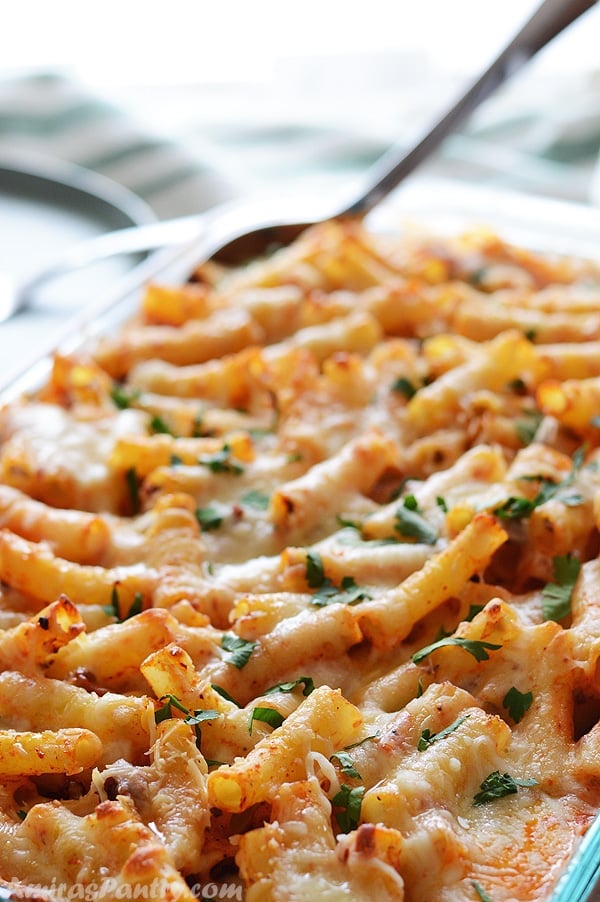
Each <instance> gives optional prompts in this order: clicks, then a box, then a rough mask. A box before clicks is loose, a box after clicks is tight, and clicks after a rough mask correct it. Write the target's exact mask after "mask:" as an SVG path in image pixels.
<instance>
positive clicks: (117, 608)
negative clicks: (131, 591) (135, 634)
mask: <svg viewBox="0 0 600 902" xmlns="http://www.w3.org/2000/svg"><path fill="white" fill-rule="evenodd" d="M143 608H144V596H143V595H142V593H141V592H136V593H135V595H134V597H133V601H132V603H131V606H130V608H129V610H128V611H127V613H126V614H125V616H124V617H121V605H120V603H119V590H118V589H117V587H116V586H113V588H112V592H111V594H110V604H105V605H103V606H102V610H103V611H104V613H105V614H108V615H109V617H116V619H117V620H118V622H119V623H123V621H125V620H129V618H130V617H135V615H136V614H141V612H142V610H143Z"/></svg>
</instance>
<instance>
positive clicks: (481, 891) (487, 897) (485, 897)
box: [471, 880, 493, 902]
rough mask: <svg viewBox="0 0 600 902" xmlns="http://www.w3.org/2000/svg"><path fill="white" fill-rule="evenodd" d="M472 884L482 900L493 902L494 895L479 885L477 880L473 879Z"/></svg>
mask: <svg viewBox="0 0 600 902" xmlns="http://www.w3.org/2000/svg"><path fill="white" fill-rule="evenodd" d="M471 886H472V887H473V889H474V890H475V892H476V893H477V895H478V896H479V899H480V902H493V900H492V897H491V896H490V895H489V894H488V893H486V891H485V890H484V889H482V888H481V887H480V886H479V884H478V883H477V881H476V880H471Z"/></svg>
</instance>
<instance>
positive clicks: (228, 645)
mask: <svg viewBox="0 0 600 902" xmlns="http://www.w3.org/2000/svg"><path fill="white" fill-rule="evenodd" d="M257 645H258V642H250V641H248V640H247V639H240V637H239V636H232V635H231V634H230V633H225V635H224V636H223V638H222V639H221V648H223V649H224V650H225V651H228V652H230V653H231V657H230V658H228V660H227V663H228V664H232V665H233V666H234V667H237V669H238V670H241V669H242V667H245V666H246V664H247V663H248V661H249V660H250V655H251V654H252V652H253V651H254V649H255V648H256V646H257Z"/></svg>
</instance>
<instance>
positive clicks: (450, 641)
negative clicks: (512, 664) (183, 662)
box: [412, 636, 502, 664]
mask: <svg viewBox="0 0 600 902" xmlns="http://www.w3.org/2000/svg"><path fill="white" fill-rule="evenodd" d="M448 645H457V646H458V647H459V648H463V649H464V650H465V651H467V652H469V654H470V655H473V657H474V658H475V660H476V661H487V660H489V657H490V656H489V655H488V651H496V650H497V649H498V648H502V646H501V645H493V644H492V643H491V642H482V641H480V640H479V639H462V638H461V637H460V636H447V637H446V638H444V639H440V640H439V641H438V642H433V643H432V644H431V645H426V646H425V648H422V649H421V650H420V651H417V652H415V654H414V655H413V656H412V661H413V663H414V664H418V663H419V662H420V661H423V660H424V659H425V658H427V657H428V656H429V655H430V654H431V653H432V652H434V651H437V650H438V648H445V647H446V646H448Z"/></svg>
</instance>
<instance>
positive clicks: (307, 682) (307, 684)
mask: <svg viewBox="0 0 600 902" xmlns="http://www.w3.org/2000/svg"><path fill="white" fill-rule="evenodd" d="M298 686H302V695H304V696H308V695H310V694H311V692H314V688H315V683H314V680H313V678H312V677H309V676H301V677H298V679H297V680H290V681H289V682H287V683H277V685H276V686H271V688H270V689H266V690H265V691H264V692H263V695H270V694H271V693H272V692H293V691H294V689H297V688H298Z"/></svg>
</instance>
